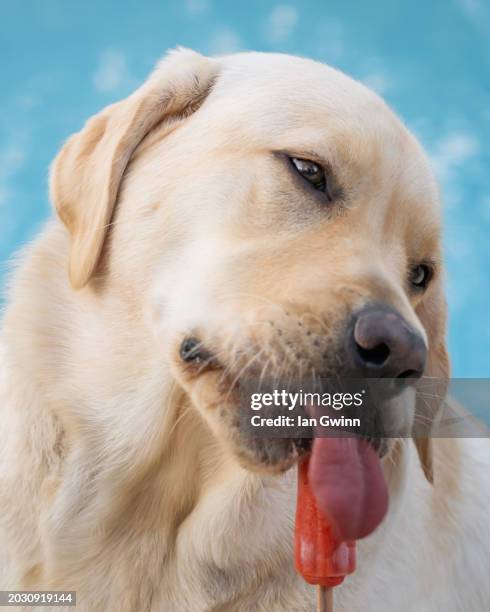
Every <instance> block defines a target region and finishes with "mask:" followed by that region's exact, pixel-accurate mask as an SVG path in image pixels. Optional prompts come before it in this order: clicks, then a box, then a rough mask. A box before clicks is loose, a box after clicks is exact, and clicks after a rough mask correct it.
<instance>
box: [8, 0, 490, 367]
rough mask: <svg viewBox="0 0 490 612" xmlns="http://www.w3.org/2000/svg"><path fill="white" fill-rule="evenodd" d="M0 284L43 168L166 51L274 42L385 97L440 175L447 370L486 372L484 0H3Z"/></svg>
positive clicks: (489, 57) (488, 256) (489, 48)
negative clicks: (338, 70) (87, 121)
mask: <svg viewBox="0 0 490 612" xmlns="http://www.w3.org/2000/svg"><path fill="white" fill-rule="evenodd" d="M0 22H1V25H0V57H1V65H0V76H1V81H0V83H1V85H0V109H1V113H0V266H1V267H0V281H1V280H2V276H3V275H4V274H5V270H6V268H7V260H8V258H9V256H10V255H11V254H12V253H13V251H14V250H15V249H17V248H18V247H19V246H20V245H22V244H23V243H25V242H26V241H28V240H29V239H30V238H31V237H32V236H33V235H34V234H35V233H36V231H37V230H38V229H39V227H40V225H41V223H42V221H43V220H44V219H45V218H46V217H47V216H48V214H49V202H48V198H47V180H46V178H47V169H48V165H49V163H50V161H51V160H52V158H53V157H54V155H55V153H56V151H57V150H58V148H59V146H60V144H61V143H62V142H63V140H64V139H65V138H66V137H67V136H68V135H69V134H70V133H72V132H74V131H76V130H78V129H79V128H80V126H81V125H82V123H83V122H84V121H85V119H87V118H88V117H89V116H90V115H91V114H93V113H95V112H96V111H98V110H99V109H100V108H101V107H103V106H104V105H106V104H108V103H110V102H112V101H114V100H116V99H118V98H121V97H123V96H125V95H127V94H128V93H129V92H130V91H131V90H132V89H134V88H135V87H136V86H137V85H138V84H139V83H140V82H141V81H142V80H143V79H144V77H145V76H146V75H147V73H148V72H149V71H150V70H151V68H152V66H153V65H154V63H155V61H156V60H157V59H158V58H159V57H160V56H161V55H162V54H163V53H164V51H165V50H166V49H167V48H169V47H173V46H175V45H178V44H180V45H184V46H189V47H192V48H195V49H197V50H199V51H201V52H204V53H227V52H230V51H235V50H242V49H258V50H264V51H269V50H278V51H284V52H288V53H296V54H300V55H306V56H310V57H313V58H316V59H319V60H321V61H325V62H327V63H330V64H333V65H335V66H337V67H339V68H341V69H343V70H345V71H346V72H348V73H349V74H351V75H353V76H355V77H356V78H359V79H361V80H363V81H364V82H365V83H367V84H368V85H370V86H371V87H372V88H374V89H376V90H377V91H378V92H379V93H381V94H382V95H383V96H384V97H385V98H386V99H387V101H388V102H389V103H390V104H391V105H392V106H393V107H394V108H395V110H396V111H397V112H398V113H399V114H400V115H401V116H402V118H403V119H404V120H405V121H406V123H407V124H408V125H409V127H410V128H411V129H412V130H414V131H415V133H416V134H417V135H418V137H419V138H420V139H421V141H422V143H423V145H424V146H425V147H426V149H427V150H428V152H429V154H430V156H431V159H432V162H433V166H434V168H435V170H436V172H437V174H438V176H439V178H440V181H441V184H442V188H443V195H444V202H445V213H444V221H445V247H446V260H447V265H448V281H447V285H448V300H449V305H450V349H451V357H452V362H453V373H454V375H455V376H467V377H485V376H489V375H490V350H489V348H488V347H490V317H489V315H488V312H489V310H490V274H489V264H490V240H489V232H490V190H489V186H490V177H489V172H488V169H489V161H490V160H489V144H488V143H489V142H490V70H489V69H490V36H489V34H490V2H488V0H431V1H430V2H427V1H426V0H413V1H411V2H408V1H407V2H404V1H396V0H391V1H390V0H385V1H375V0H370V1H367V0H366V1H357V2H345V0H344V1H320V0H318V1H314V0H302V1H301V2H293V1H286V2H273V1H269V0H249V1H247V2H241V1H239V0H236V1H232V0H229V1H226V2H225V1H219V0H182V1H180V2H162V1H160V2H158V1H155V0H144V1H136V0H126V1H125V2H121V1H119V2H117V1H112V0H99V1H98V2H95V1H93V0H85V1H84V2H74V1H72V2H69V1H67V0H24V1H20V0H17V1H16V0H11V1H10V2H2V6H1V9H0Z"/></svg>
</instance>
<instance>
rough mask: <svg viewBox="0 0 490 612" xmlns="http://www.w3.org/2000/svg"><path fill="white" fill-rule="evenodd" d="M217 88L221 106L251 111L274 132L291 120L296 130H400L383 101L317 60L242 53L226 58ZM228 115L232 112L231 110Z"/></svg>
mask: <svg viewBox="0 0 490 612" xmlns="http://www.w3.org/2000/svg"><path fill="white" fill-rule="evenodd" d="M221 61H222V62H223V68H222V71H221V74H220V77H219V79H218V82H217V84H216V91H215V92H214V96H213V98H214V100H215V102H216V103H218V104H219V103H222V104H230V102H231V101H233V108H234V109H235V110H236V112H244V111H248V113H250V114H251V113H253V114H254V116H256V117H257V119H258V120H260V118H261V117H264V119H265V120H266V122H267V123H268V124H269V125H270V120H271V119H274V118H275V121H273V123H272V126H271V127H273V126H274V125H275V124H276V123H280V122H282V123H284V122H285V121H288V122H289V123H291V124H292V125H293V127H294V125H299V126H301V127H303V128H307V127H308V126H309V125H311V126H316V127H318V128H321V126H322V124H325V123H332V122H335V121H338V122H343V123H345V122H347V121H348V122H349V125H350V126H352V127H361V126H362V127H364V129H365V128H366V113H370V118H371V121H372V122H373V121H376V119H377V118H378V117H381V116H382V117H383V122H384V123H385V124H386V123H387V122H392V123H393V125H392V126H391V127H392V129H397V128H399V125H398V123H397V120H396V117H395V116H394V114H393V113H392V112H391V111H390V109H389V108H388V107H387V105H386V104H385V103H384V102H383V100H382V99H381V98H379V96H377V95H376V94H375V93H374V92H373V91H371V90H369V89H368V88H367V87H365V86H364V85H363V84H362V83H360V82H358V81H355V80H354V79H352V78H350V77H348V76H347V75H345V74H343V73H342V72H340V71H338V70H336V69H334V68H332V67H330V66H327V65H325V64H320V63H319V62H315V61H313V60H309V59H304V58H299V57H295V56H288V55H281V54H271V53H242V54H236V55H231V56H227V57H225V58H223V59H222V60H221ZM229 111H231V112H233V110H232V108H229Z"/></svg>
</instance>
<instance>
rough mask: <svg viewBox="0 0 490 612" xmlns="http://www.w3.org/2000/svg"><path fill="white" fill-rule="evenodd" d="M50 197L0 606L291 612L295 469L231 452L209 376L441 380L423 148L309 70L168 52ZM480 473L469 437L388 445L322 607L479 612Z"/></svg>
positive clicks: (22, 331) (10, 466) (258, 454)
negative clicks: (10, 602) (73, 600)
mask: <svg viewBox="0 0 490 612" xmlns="http://www.w3.org/2000/svg"><path fill="white" fill-rule="evenodd" d="M50 191H51V199H52V202H53V205H54V208H55V211H56V216H55V218H54V219H52V220H51V221H49V222H48V224H47V226H46V227H45V228H44V229H43V231H42V232H41V234H40V236H39V237H38V238H37V239H36V240H35V241H34V242H33V243H32V244H31V245H29V246H28V247H27V248H26V249H25V250H24V251H23V252H22V254H21V255H20V256H19V258H18V262H17V263H16V265H15V269H14V272H13V273H12V275H11V279H10V283H9V288H8V293H7V296H8V297H7V306H6V308H5V313H4V317H3V323H2V328H1V330H2V331H1V344H0V346H1V353H0V409H1V411H2V413H1V419H0V428H1V439H2V446H1V448H0V500H1V501H0V504H1V506H0V544H1V546H0V586H1V588H2V589H5V590H7V589H9V590H11V589H27V590H75V591H76V592H77V607H78V609H79V610H81V611H84V612H85V611H87V612H88V611H90V612H97V611H108V610H117V611H118V612H135V611H162V610H165V612H204V611H207V612H211V611H212V612H225V611H226V612H233V611H249V610H255V611H257V612H258V611H264V612H265V611H267V612H284V611H292V612H306V611H311V610H313V608H314V605H315V604H314V602H315V590H314V588H313V587H311V586H309V585H307V584H306V583H305V582H304V581H303V580H302V578H301V577H300V576H299V575H298V574H297V573H296V571H295V568H294V562H293V523H294V513H295V498H296V470H295V469H294V467H295V465H296V463H297V461H298V459H299V458H300V457H301V456H302V453H303V452H304V450H302V448H301V444H299V443H298V442H297V441H295V440H289V439H288V440H279V441H277V440H276V441H271V440H267V439H261V440H258V441H256V442H255V443H253V444H252V443H251V442H250V439H247V437H246V436H244V434H243V432H242V430H241V429H240V427H239V426H238V425H237V411H238V405H237V398H236V395H235V394H234V393H231V392H230V389H233V388H234V387H233V385H232V382H230V381H233V384H236V383H237V381H238V383H239V382H240V380H241V379H242V378H243V377H244V376H252V375H257V374H259V373H260V374H263V373H264V372H265V373H266V374H267V375H271V376H274V375H276V374H277V372H278V370H279V369H280V371H281V375H288V374H291V375H301V376H302V375H304V374H305V373H307V372H312V371H313V372H316V373H318V374H322V375H335V373H338V372H339V371H342V372H344V373H345V372H347V373H349V374H351V375H353V374H356V375H360V376H367V377H372V376H374V377H393V378H399V379H403V378H415V379H417V378H418V377H420V376H421V375H422V374H423V375H424V376H428V377H434V378H436V379H438V380H447V378H448V377H449V360H448V355H447V351H446V338H445V337H446V306H445V298H444V291H443V269H442V266H443V259H442V251H441V223H440V203H439V199H440V198H439V193H438V187H437V182H436V180H435V179H434V177H433V174H432V172H431V170H430V167H429V164H428V161H427V159H426V156H425V154H424V152H423V150H422V148H421V146H420V145H419V144H418V142H417V141H416V139H415V138H414V136H412V135H411V134H410V132H409V131H408V130H407V129H406V127H404V125H403V124H402V123H401V122H400V121H399V119H398V118H397V117H396V116H395V115H394V113H393V112H392V111H391V110H390V109H389V108H388V106H387V105H386V104H385V103H384V102H383V101H382V100H381V99H380V98H379V97H378V96H377V95H376V94H375V93H373V92H371V91H370V90H369V89H367V88H366V87H365V86H364V85H362V84H361V83H358V82H356V81H354V80H352V79H350V78H349V77H347V76H346V75H344V74H342V73H340V72H338V71H337V70H335V69H333V68H330V67H328V66H325V65H322V64H319V63H317V62H314V61H311V60H308V59H302V58H297V57H290V56H286V55H281V54H269V53H243V54H235V55H230V56H222V57H215V58H213V57H204V56H202V55H200V54H198V53H195V52H193V51H191V50H187V49H177V50H175V51H172V52H170V53H169V54H168V55H167V56H166V57H165V58H164V59H163V60H162V61H161V62H160V63H159V65H158V66H157V68H156V69H155V71H154V72H153V73H152V74H151V75H150V77H149V78H148V80H147V81H146V82H145V83H144V84H143V85H142V86H141V87H140V88H139V89H137V90H136V91H135V92H134V93H133V94H132V95H130V96H129V97H128V98H126V99H124V100H122V101H121V102H117V103H115V104H112V105H111V106H109V107H107V108H106V109H104V110H103V111H102V112H101V113H99V114H98V115H96V116H95V117H93V118H92V119H90V120H89V121H88V122H87V124H86V125H85V127H84V128H83V129H82V130H81V131H80V132H79V133H78V134H75V135H74V136H72V137H71V138H70V139H69V140H68V141H67V142H66V144H65V145H64V146H63V147H62V149H61V152H60V153H59V155H58V156H57V158H56V160H55V161H54V163H53V165H52V168H51V177H50ZM373 330H375V332H376V333H374V332H373ZM373 334H374V336H376V337H374V336H373ZM346 338H348V340H349V341H348V342H347V341H346ZM383 344H384V345H385V348H384V349H383V350H384V351H385V353H384V354H380V351H379V347H380V346H381V345H383ZM381 352H383V351H381ZM224 381H228V385H226V384H225V383H224ZM403 396H404V397H406V398H408V399H407V400H406V404H407V408H406V412H405V413H404V419H405V421H406V422H405V424H404V427H406V428H410V427H411V426H412V425H413V423H414V422H415V420H416V415H417V411H418V409H419V408H418V402H419V395H418V394H417V390H416V385H415V387H414V386H413V385H410V384H408V383H407V386H406V388H405V389H404V390H403ZM489 457H490V447H489V442H488V440H487V439H486V438H469V437H468V438H452V439H449V438H431V436H430V435H426V436H419V437H417V438H414V440H413V441H412V440H411V439H408V438H405V437H400V438H397V439H391V440H388V443H387V449H385V452H384V454H383V457H382V458H380V459H379V461H380V462H381V465H382V470H383V472H384V478H385V479H386V482H387V486H388V490H389V498H390V502H389V510H388V514H387V516H386V518H385V520H384V521H383V522H382V523H381V525H380V526H379V527H378V528H377V529H376V530H375V531H374V533H372V534H371V535H370V536H368V537H367V538H365V539H362V540H360V541H359V542H358V568H357V571H356V572H355V573H354V574H352V575H351V576H349V577H348V578H346V580H345V582H344V583H343V584H342V585H341V586H339V587H338V588H337V589H336V593H335V597H336V609H337V610H338V611H339V612H340V611H349V612H360V611H362V612H372V611H376V612H383V611H386V612H388V611H389V612H392V611H393V610H398V611H406V612H410V611H417V612H442V611H444V612H469V611H471V612H479V611H483V610H486V609H489V607H490V585H489V581H488V577H487V573H488V567H489V563H490V546H489V536H488V534H489V533H490V518H489V513H488V505H489V501H490V486H489V479H488V469H489V467H490V459H489ZM30 609H35V606H31V608H30ZM40 609H41V608H40ZM42 609H46V608H42ZM53 609H57V610H59V609H66V610H69V609H71V608H70V607H66V608H63V607H61V608H53Z"/></svg>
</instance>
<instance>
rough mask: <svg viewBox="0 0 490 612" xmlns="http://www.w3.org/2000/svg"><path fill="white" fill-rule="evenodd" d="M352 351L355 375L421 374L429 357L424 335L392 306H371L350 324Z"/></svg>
mask: <svg viewBox="0 0 490 612" xmlns="http://www.w3.org/2000/svg"><path fill="white" fill-rule="evenodd" d="M349 336H350V337H349V338H348V353H349V355H350V358H351V359H350V361H351V364H352V367H353V370H354V371H353V375H354V376H356V377H357V376H359V377H367V378H403V379H407V382H408V381H410V380H414V379H417V378H420V377H421V376H422V374H423V372H424V368H425V363H426V360H427V348H426V346H425V342H424V340H423V338H422V336H421V335H420V334H419V333H418V332H417V331H416V330H415V329H413V328H412V327H411V326H410V325H409V324H408V323H407V322H406V321H405V320H404V319H403V318H402V317H401V316H400V315H399V314H398V313H397V312H396V311H395V310H393V309H392V308H390V307H388V306H384V305H378V306H368V307H366V308H364V309H363V310H361V311H360V312H359V313H357V314H356V315H355V317H354V320H353V325H352V326H351V327H350V331H349Z"/></svg>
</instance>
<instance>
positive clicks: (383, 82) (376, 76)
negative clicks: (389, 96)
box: [362, 72, 392, 95]
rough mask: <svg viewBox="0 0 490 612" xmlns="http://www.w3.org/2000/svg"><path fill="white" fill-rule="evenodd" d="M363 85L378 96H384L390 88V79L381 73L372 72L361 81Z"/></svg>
mask: <svg viewBox="0 0 490 612" xmlns="http://www.w3.org/2000/svg"><path fill="white" fill-rule="evenodd" d="M362 82H363V83H364V85H366V86H367V87H369V88H370V89H372V90H374V91H375V92H376V93H378V94H380V95H384V94H386V93H387V92H388V91H390V89H391V88H392V83H391V79H390V78H389V77H388V75H387V74H385V73H383V72H373V73H372V74H368V75H367V76H366V77H364V78H363V79H362Z"/></svg>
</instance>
